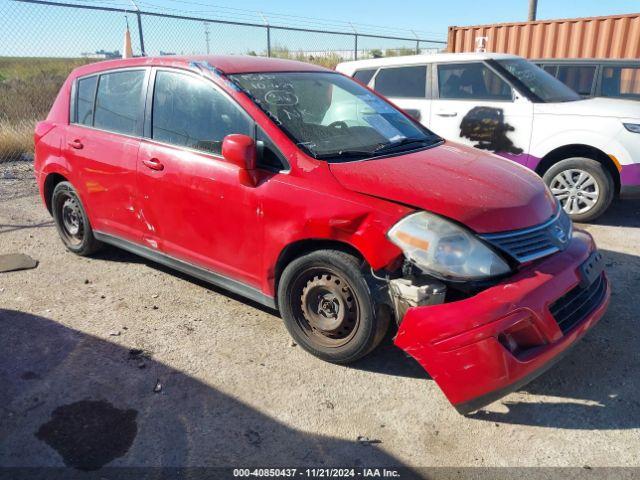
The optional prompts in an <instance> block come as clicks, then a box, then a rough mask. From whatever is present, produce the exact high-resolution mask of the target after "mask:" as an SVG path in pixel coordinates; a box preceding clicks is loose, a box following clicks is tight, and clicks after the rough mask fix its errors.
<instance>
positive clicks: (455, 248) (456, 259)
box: [387, 212, 509, 280]
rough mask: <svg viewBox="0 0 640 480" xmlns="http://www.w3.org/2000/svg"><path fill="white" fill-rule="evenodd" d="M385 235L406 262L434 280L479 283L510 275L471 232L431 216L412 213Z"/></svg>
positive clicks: (504, 266) (429, 214)
mask: <svg viewBox="0 0 640 480" xmlns="http://www.w3.org/2000/svg"><path fill="white" fill-rule="evenodd" d="M387 235H388V236H389V239H390V240H391V241H392V242H393V243H395V244H396V245H397V246H398V247H400V248H401V249H402V251H403V252H404V255H405V256H406V257H407V259H409V260H410V261H412V262H414V263H415V264H416V265H418V266H419V267H420V268H422V269H423V270H424V271H425V272H427V273H429V274H431V275H433V276H434V277H438V278H443V279H451V280H480V279H483V278H489V277H494V276H496V275H501V274H503V273H507V272H509V266H508V265H507V263H506V262H505V261H504V260H503V259H502V258H501V257H499V256H498V255H497V254H496V253H494V252H493V250H491V249H490V248H489V247H487V246H486V245H485V244H484V243H482V242H481V241H480V240H479V239H478V238H477V237H476V236H475V235H474V234H473V233H472V232H470V231H468V230H466V229H465V228H462V227H460V226H458V225H456V224H455V223H453V222H451V221H449V220H445V219H444V218H442V217H439V216H437V215H434V214H432V213H428V212H418V213H414V214H411V215H409V216H407V217H405V218H403V219H402V220H400V221H399V222H398V223H396V224H395V225H394V226H393V227H392V228H391V230H389V233H388V234H387Z"/></svg>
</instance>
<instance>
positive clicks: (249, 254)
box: [138, 68, 262, 285]
mask: <svg viewBox="0 0 640 480" xmlns="http://www.w3.org/2000/svg"><path fill="white" fill-rule="evenodd" d="M148 98H149V100H148V101H147V115H146V118H147V122H146V125H145V138H144V140H143V142H142V145H141V148H140V152H139V159H138V186H139V191H140V197H141V202H142V205H141V207H142V208H141V211H140V215H141V218H142V220H143V222H144V226H145V227H144V233H143V244H144V245H145V246H146V247H147V248H151V249H154V250H158V251H160V252H163V253H165V254H167V255H169V256H171V257H174V258H178V259H181V260H184V261H186V262H188V263H191V264H193V265H197V266H199V267H202V268H206V269H208V270H211V271H214V272H217V273H220V274H223V275H226V276H229V277H232V278H234V279H237V280H241V281H243V282H244V283H249V284H253V285H257V284H258V271H259V270H260V268H261V263H260V259H261V258H262V256H261V249H262V241H261V239H262V221H261V220H262V216H261V210H260V208H259V206H260V203H259V197H258V196H259V195H260V192H261V189H260V186H257V187H250V186H245V185H242V184H240V182H239V167H237V166H235V165H232V164H230V163H229V162H227V161H225V160H224V158H223V157H222V155H221V147H222V140H223V139H224V137H225V136H226V135H229V134H233V133H239V134H245V135H251V136H253V135H254V128H255V127H254V123H253V121H252V120H251V119H250V118H249V117H248V115H247V114H246V113H245V112H244V111H243V110H241V108H240V107H239V106H238V105H237V104H236V103H235V101H234V100H233V99H231V98H230V97H229V96H228V95H227V94H226V93H224V92H223V91H222V90H220V89H219V88H218V87H217V86H214V84H213V83H212V82H211V81H210V80H208V79H205V78H203V77H200V76H198V75H194V74H192V73H189V72H186V71H180V70H176V69H161V68H158V69H154V73H153V75H152V80H151V82H150V86H149V97H148Z"/></svg>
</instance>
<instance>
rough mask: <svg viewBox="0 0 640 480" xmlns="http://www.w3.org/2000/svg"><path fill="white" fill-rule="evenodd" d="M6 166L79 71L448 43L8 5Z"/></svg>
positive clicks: (29, 2) (3, 106)
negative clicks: (128, 53) (129, 50)
mask: <svg viewBox="0 0 640 480" xmlns="http://www.w3.org/2000/svg"><path fill="white" fill-rule="evenodd" d="M0 26H1V28H0V162H6V161H14V160H21V159H30V158H32V155H33V129H34V125H35V123H36V122H37V121H38V120H40V119H43V118H44V117H46V115H47V112H48V111H49V108H50V107H51V104H52V103H53V100H54V99H55V97H56V94H57V92H58V90H59V89H60V87H61V85H62V83H63V82H64V80H65V78H66V77H67V76H68V74H69V73H70V72H71V70H72V69H73V68H75V67H77V66H80V65H84V64H86V63H90V62H96V61H100V60H104V59H109V58H119V57H120V56H121V49H122V48H123V38H124V32H125V28H126V27H127V26H128V27H129V31H130V34H131V41H132V46H133V53H134V55H148V56H150V55H173V54H186V55H189V54H232V55H260V56H272V57H278V58H290V59H295V60H301V61H305V62H312V63H317V64H320V65H324V66H326V67H329V68H333V67H335V65H336V64H337V63H338V62H341V61H347V60H354V59H363V58H371V57H377V56H390V55H394V56H395V55H411V54H415V53H420V52H425V51H429V52H430V51H438V50H440V49H442V48H443V47H444V46H445V44H446V42H442V41H437V40H427V39H420V38H400V37H387V36H382V35H372V34H363V33H356V32H355V31H354V32H339V31H324V30H314V29H304V28H293V27H284V26H280V25H268V24H266V23H265V24H254V23H243V22H234V21H226V20H217V19H208V18H198V17H190V16H183V15H172V14H165V13H157V12H143V11H138V10H134V9H133V7H132V9H131V10H126V9H120V8H112V7H107V6H101V5H99V4H96V5H78V4H65V3H60V2H54V1H44V0H0Z"/></svg>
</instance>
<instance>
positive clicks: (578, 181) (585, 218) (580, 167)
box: [542, 157, 615, 222]
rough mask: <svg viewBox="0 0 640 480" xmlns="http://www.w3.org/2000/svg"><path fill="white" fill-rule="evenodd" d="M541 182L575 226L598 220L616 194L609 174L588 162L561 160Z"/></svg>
mask: <svg viewBox="0 0 640 480" xmlns="http://www.w3.org/2000/svg"><path fill="white" fill-rule="evenodd" d="M542 179H543V180H544V182H545V183H546V184H547V186H549V188H550V189H551V192H552V193H553V194H554V196H555V197H556V198H557V199H558V200H560V203H561V205H562V206H563V208H564V209H565V211H566V212H567V213H568V214H569V216H570V217H571V219H572V220H574V221H576V222H591V221H593V220H595V219H596V218H598V217H599V216H600V215H602V214H603V213H604V212H605V211H606V210H607V208H609V205H610V204H611V201H612V200H613V196H614V193H615V185H614V183H613V179H612V178H611V174H610V173H609V172H608V171H607V170H606V168H604V166H603V165H602V164H601V163H600V162H597V161H595V160H592V159H590V158H582V157H575V158H567V159H565V160H561V161H560V162H558V163H556V164H554V165H552V166H551V168H549V170H547V171H546V172H545V174H544V176H543V177H542ZM592 202H593V203H592Z"/></svg>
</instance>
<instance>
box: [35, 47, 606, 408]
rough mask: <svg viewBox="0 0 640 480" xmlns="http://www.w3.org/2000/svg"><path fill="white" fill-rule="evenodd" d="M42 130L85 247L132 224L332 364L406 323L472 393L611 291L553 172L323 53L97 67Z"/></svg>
mask: <svg viewBox="0 0 640 480" xmlns="http://www.w3.org/2000/svg"><path fill="white" fill-rule="evenodd" d="M35 144H36V160H35V172H36V177H37V180H38V184H39V187H40V193H41V195H42V199H43V201H44V203H45V205H46V207H47V208H48V209H49V211H50V212H51V213H52V215H53V218H54V219H55V223H56V226H57V228H58V231H59V233H60V236H61V237H62V241H63V242H64V244H65V245H66V247H67V248H68V249H69V250H71V251H72V252H74V253H77V254H79V255H89V254H91V253H93V252H95V251H96V250H97V249H98V248H99V247H100V245H101V244H102V243H108V244H112V245H115V246H117V247H121V248H123V249H125V250H129V251H131V252H134V253H136V254H139V255H141V256H143V257H146V258H148V259H151V260H153V261H155V262H158V263H162V264H166V265H169V266H171V267H173V268H175V269H177V270H181V271H183V272H186V273H188V274H191V275H193V276H195V277H198V278H200V279H203V280H206V281H208V282H211V283H213V284H216V285H221V286H223V287H224V288H226V289H228V290H230V291H232V292H235V293H237V294H240V295H243V296H245V297H247V298H249V299H251V300H254V301H257V302H260V303H262V304H265V305H268V306H270V307H275V308H278V309H279V310H280V313H281V315H282V317H283V319H284V322H285V325H286V327H287V329H288V330H289V333H290V334H291V335H292V337H293V338H294V339H295V341H296V342H298V344H300V346H302V347H303V348H304V349H305V350H307V351H309V352H310V353H311V354H313V355H316V356H318V357H320V358H322V359H324V360H327V361H330V362H336V363H349V362H353V361H355V360H357V359H358V358H360V357H362V356H363V355H366V354H367V353H369V352H370V351H371V350H373V349H374V348H375V347H376V345H377V344H378V343H379V342H380V340H381V339H382V338H383V336H384V334H385V332H386V331H387V329H388V328H389V323H390V322H391V321H392V322H395V324H397V330H398V331H397V335H396V337H395V344H396V345H397V346H398V347H400V348H401V349H403V350H404V351H406V352H407V353H408V354H410V355H411V356H413V357H414V358H415V359H416V360H417V361H418V362H419V363H420V364H421V365H422V366H423V367H424V368H425V370H427V372H428V373H429V375H431V377H432V378H433V379H434V380H435V381H436V382H437V383H438V385H439V386H440V387H441V388H442V390H443V391H444V393H445V394H446V396H447V397H448V399H449V400H450V401H451V402H452V403H453V404H454V406H455V407H456V408H457V409H458V411H460V412H462V413H468V412H471V411H473V410H476V409H478V408H479V407H481V406H484V405H486V404H487V403H490V402H491V401H493V400H495V399H497V398H499V397H500V396H502V395H504V394H506V393H507V392H509V391H512V390H514V389H516V388H518V387H520V386H521V385H523V384H524V383H525V382H527V381H529V380H531V379H532V378H533V377H535V376H536V375H538V374H540V373H541V372H542V371H543V370H545V369H546V368H548V367H549V366H550V365H551V364H552V363H553V362H554V361H556V360H557V359H558V358H559V357H560V356H561V355H562V354H563V353H564V352H565V351H566V350H567V349H568V348H569V347H570V346H571V345H572V344H573V343H575V342H576V341H577V340H578V339H579V338H580V337H581V336H582V335H583V334H584V333H585V332H586V331H587V330H588V329H589V328H591V327H592V326H593V325H594V324H595V322H596V321H597V320H598V319H599V318H600V317H601V316H602V314H603V313H604V311H605V309H606V307H607V304H608V301H609V295H610V290H609V285H608V281H607V277H606V276H605V274H604V272H603V265H602V264H603V262H602V257H601V255H600V254H599V253H598V252H597V250H596V247H595V245H594V242H593V239H592V238H591V237H590V236H589V234H588V233H585V232H582V231H572V225H571V221H570V220H569V219H568V218H567V216H566V215H565V213H564V211H563V209H562V208H558V204H557V203H556V201H555V200H554V198H553V196H552V195H551V193H550V192H549V190H548V189H547V188H546V187H545V185H544V184H543V183H542V180H540V178H538V177H537V176H536V175H535V173H533V172H531V171H529V170H527V169H526V168H524V167H521V166H518V165H516V164H515V163H513V162H511V161H509V160H505V159H502V158H500V157H496V156H493V155H491V154H488V153H486V152H482V151H480V150H476V149H473V148H467V147H464V146H460V145H457V144H455V143H451V142H448V141H444V140H443V139H442V138H439V137H438V136H436V135H435V134H433V133H432V132H430V131H429V130H427V129H425V128H424V127H422V126H421V125H420V124H419V123H417V122H415V121H414V120H412V119H411V117H409V116H407V115H406V114H405V113H403V112H402V111H400V110H398V109H397V108H396V107H394V106H393V105H392V104H390V103H389V102H387V101H386V100H385V99H384V98H382V97H380V96H379V95H377V94H376V93H374V92H372V91H370V90H368V89H367V88H365V87H363V86H362V85H360V84H359V83H357V82H355V81H353V80H351V79H349V78H347V77H345V76H343V75H341V74H338V73H335V72H332V71H329V70H326V69H323V68H320V67H316V66H313V65H308V64H304V63H298V62H292V61H286V60H276V59H265V58H255V57H213V56H212V57H164V58H136V59H129V60H116V61H108V62H100V63H95V64H91V65H87V66H83V67H80V68H78V69H76V70H74V72H73V73H72V74H71V75H70V77H69V78H68V79H67V81H66V82H65V84H64V85H63V87H62V90H61V91H60V94H59V95H58V98H57V99H56V101H55V103H54V105H53V107H52V109H51V112H50V113H49V116H48V117H47V119H46V120H45V121H43V122H40V123H39V124H38V126H37V128H36V133H35Z"/></svg>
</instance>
